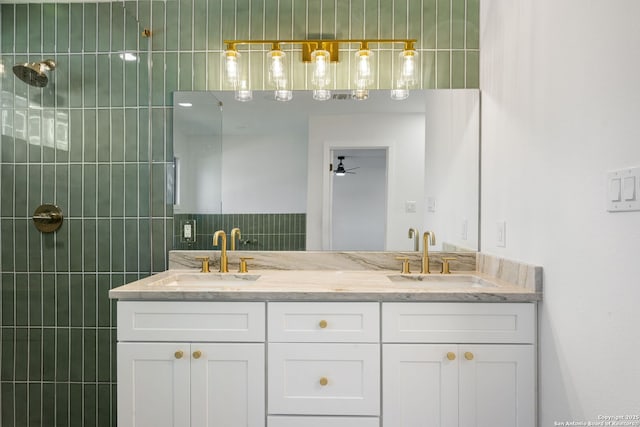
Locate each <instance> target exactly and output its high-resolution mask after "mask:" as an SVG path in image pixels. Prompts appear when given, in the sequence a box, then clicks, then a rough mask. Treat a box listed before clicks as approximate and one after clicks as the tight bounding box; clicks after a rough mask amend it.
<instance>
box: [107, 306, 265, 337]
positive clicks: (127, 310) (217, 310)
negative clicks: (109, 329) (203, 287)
mask: <svg viewBox="0 0 640 427" xmlns="http://www.w3.org/2000/svg"><path fill="white" fill-rule="evenodd" d="M264 322H265V304H264V303H262V302H209V301H207V302H199V301H189V302H184V301H177V302H176V301H144V302H142V301H119V302H118V341H229V342H234V341H235V342H264V338H265V326H264Z"/></svg>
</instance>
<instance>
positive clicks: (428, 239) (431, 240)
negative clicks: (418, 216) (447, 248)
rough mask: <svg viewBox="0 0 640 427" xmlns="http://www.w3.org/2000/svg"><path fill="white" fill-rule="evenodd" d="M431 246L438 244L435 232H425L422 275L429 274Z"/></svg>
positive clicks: (423, 237)
mask: <svg viewBox="0 0 640 427" xmlns="http://www.w3.org/2000/svg"><path fill="white" fill-rule="evenodd" d="M429 244H431V246H433V245H435V244H436V235H435V233H434V232H433V231H425V232H424V234H423V235H422V271H421V273H422V274H429V273H431V272H430V271H429Z"/></svg>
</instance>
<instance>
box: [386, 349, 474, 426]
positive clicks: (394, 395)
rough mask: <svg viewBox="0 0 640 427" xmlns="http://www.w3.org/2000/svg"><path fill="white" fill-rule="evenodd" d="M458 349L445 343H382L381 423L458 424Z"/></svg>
mask: <svg viewBox="0 0 640 427" xmlns="http://www.w3.org/2000/svg"><path fill="white" fill-rule="evenodd" d="M457 349H458V346H457V345H444V344H435V345H429V344H385V345H383V346H382V360H383V365H382V366H383V367H382V375H383V376H382V384H383V388H382V413H383V418H382V421H383V422H382V424H383V425H384V426H393V427H426V426H428V427H457V425H458V360H457ZM448 355H449V357H453V360H451V359H450V358H449V357H447V356H448ZM460 425H464V426H465V427H466V426H467V424H460Z"/></svg>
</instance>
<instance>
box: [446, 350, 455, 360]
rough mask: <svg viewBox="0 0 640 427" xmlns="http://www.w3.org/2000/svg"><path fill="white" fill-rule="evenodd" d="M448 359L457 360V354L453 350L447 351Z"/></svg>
mask: <svg viewBox="0 0 640 427" xmlns="http://www.w3.org/2000/svg"><path fill="white" fill-rule="evenodd" d="M447 359H449V360H456V354H455V353H454V352H453V351H450V352H448V353H447Z"/></svg>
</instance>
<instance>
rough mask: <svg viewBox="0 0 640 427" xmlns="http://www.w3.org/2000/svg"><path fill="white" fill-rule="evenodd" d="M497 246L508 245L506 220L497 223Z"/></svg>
mask: <svg viewBox="0 0 640 427" xmlns="http://www.w3.org/2000/svg"><path fill="white" fill-rule="evenodd" d="M496 246H498V247H501V248H506V247H507V223H506V222H505V221H500V222H498V223H497V224H496Z"/></svg>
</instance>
